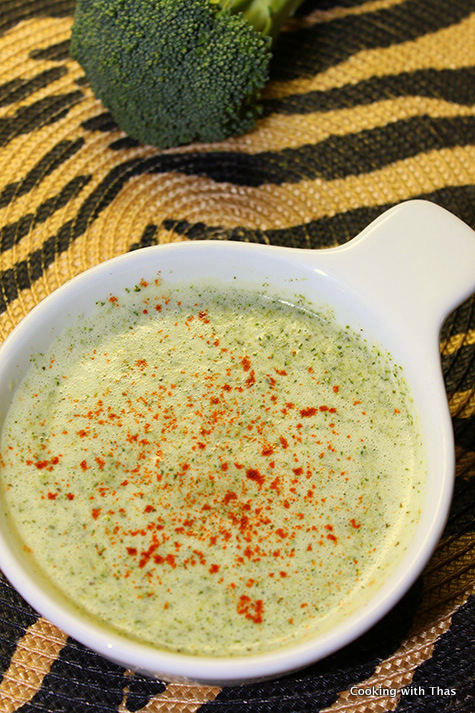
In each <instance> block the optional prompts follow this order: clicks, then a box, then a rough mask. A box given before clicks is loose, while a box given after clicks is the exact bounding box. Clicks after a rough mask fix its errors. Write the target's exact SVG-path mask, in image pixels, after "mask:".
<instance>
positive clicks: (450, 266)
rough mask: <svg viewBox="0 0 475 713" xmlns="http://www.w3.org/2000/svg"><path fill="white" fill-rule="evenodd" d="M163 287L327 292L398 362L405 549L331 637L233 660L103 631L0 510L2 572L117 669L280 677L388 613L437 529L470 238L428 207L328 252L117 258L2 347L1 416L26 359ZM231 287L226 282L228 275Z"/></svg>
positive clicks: (237, 247)
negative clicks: (106, 302) (143, 286)
mask: <svg viewBox="0 0 475 713" xmlns="http://www.w3.org/2000/svg"><path fill="white" fill-rule="evenodd" d="M159 269H160V270H161V271H162V274H167V276H168V279H171V280H172V281H173V280H174V279H176V280H182V279H187V278H189V279H192V280H196V278H197V277H203V278H209V277H211V278H212V277H213V276H219V278H220V279H221V280H232V279H233V277H234V276H235V275H238V276H239V277H241V278H242V279H243V280H245V281H246V282H247V283H251V284H254V283H255V284H257V285H259V286H260V285H261V284H262V283H263V282H267V283H269V284H270V287H271V288H275V289H277V290H285V289H286V288H287V286H288V285H289V280H293V279H299V291H300V292H302V293H304V294H305V296H306V297H307V298H309V299H311V300H312V301H314V302H318V301H320V300H324V301H325V302H327V303H329V304H330V305H331V306H332V307H333V308H334V310H335V314H336V317H337V319H338V321H340V322H342V323H343V324H350V325H351V326H352V327H354V328H363V329H364V331H365V334H366V336H367V338H369V339H370V340H371V339H374V340H376V341H378V342H379V343H381V344H382V345H383V346H384V347H385V348H386V349H387V350H388V351H389V352H390V353H391V354H392V356H393V358H394V360H395V361H396V363H399V364H401V365H402V366H403V368H404V370H405V375H406V379H407V381H408V382H409V384H410V386H411V388H412V392H413V396H414V399H415V404H416V408H417V410H418V412H419V415H420V418H421V422H422V430H423V437H424V439H425V444H426V449H427V459H428V487H427V488H426V493H425V500H424V504H423V510H422V516H421V519H420V522H419V524H418V527H417V531H416V532H415V535H414V538H413V541H412V544H411V545H410V547H409V548H408V550H407V552H406V553H405V555H404V557H403V559H402V561H401V562H400V564H399V565H398V567H397V569H396V570H395V571H394V572H393V573H392V574H391V576H390V577H389V579H387V581H385V582H384V583H383V585H382V586H381V587H380V588H379V590H377V591H376V592H375V594H374V595H373V596H372V597H371V598H370V600H369V601H368V602H367V603H366V604H365V605H364V606H362V607H361V608H360V609H358V611H356V612H355V613H354V614H353V615H351V616H350V617H348V618H347V619H346V620H345V621H343V622H342V623H341V624H339V625H337V626H335V627H334V628H332V629H331V630H329V631H328V632H326V633H324V634H322V635H320V636H317V637H315V638H314V639H312V640H310V641H307V642H305V643H302V644H299V645H296V646H293V647H291V648H286V649H282V650H277V651H272V652H270V653H265V654H259V655H251V656H247V657H242V658H235V657H233V658H219V659H216V658H208V659H207V658H204V657H197V656H186V655H179V654H173V653H168V652H166V651H161V650H157V649H154V648H153V647H152V646H149V645H142V644H139V643H136V642H132V641H130V640H127V639H126V638H125V637H123V636H120V635H116V634H111V633H110V631H108V630H106V629H102V628H101V627H100V626H97V625H95V624H93V623H91V622H90V621H89V620H88V618H87V617H86V616H84V617H83V616H81V615H80V614H78V613H77V611H76V610H75V609H74V608H73V607H71V605H70V603H68V601H67V600H66V599H65V598H64V599H63V598H61V595H59V594H57V593H53V592H52V591H51V589H50V588H49V587H48V585H47V583H46V581H45V580H43V579H42V576H41V574H40V573H38V572H35V571H33V569H32V568H31V566H30V564H29V562H28V560H27V559H26V558H25V556H24V554H23V553H22V549H21V547H20V545H19V543H18V542H17V541H15V538H14V536H13V533H12V532H10V531H9V530H8V527H7V525H6V521H5V518H4V516H3V513H1V512H0V567H1V569H2V570H3V571H4V573H5V575H6V576H7V577H8V579H9V580H10V581H11V582H12V584H13V586H15V587H16V588H17V589H18V591H19V592H20V593H21V594H22V595H23V597H24V598H25V599H26V600H27V601H28V602H29V603H30V604H31V605H32V606H33V607H34V608H35V609H36V610H38V611H39V612H40V613H41V614H42V615H44V616H45V617H47V618H48V619H50V620H51V621H52V622H54V623H55V624H57V625H58V626H59V627H61V628H62V629H63V630H64V631H66V632H67V633H68V634H69V635H71V636H73V637H74V638H75V639H77V640H78V641H80V642H82V643H83V644H85V645H86V646H88V647H90V648H91V649H93V650H95V651H97V652H99V653H101V654H103V655H104V656H106V657H108V658H110V659H112V660H113V661H116V662H117V663H119V664H121V665H123V666H125V667H128V668H132V669H135V670H137V671H140V672H142V673H146V674H150V675H153V676H157V677H160V678H163V679H165V680H169V681H170V680H172V681H173V680H175V681H183V680H194V681H200V682H206V683H214V684H218V685H223V684H233V683H240V682H249V681H252V680H256V679H263V678H269V677H274V676H278V675H280V674H284V673H286V672H289V671H292V670H295V669H298V668H301V667H304V666H306V665H307V664H310V663H312V662H314V661H316V660H318V659H321V658H323V657H325V656H327V655H329V654H331V653H332V652H334V651H336V650H337V649H339V648H341V647H343V646H344V645H346V644H348V643H349V642H350V641H352V640H354V639H356V638H357V637H358V636H360V635H361V634H362V633H363V632H365V631H366V630H367V629H369V628H370V627H371V626H372V625H373V624H374V623H375V622H376V621H378V620H379V619H380V618H381V617H382V616H383V615H384V614H386V613H387V612H388V611H389V610H390V609H391V608H392V607H393V606H394V605H395V603H396V602H397V601H398V600H399V599H400V598H401V597H402V595H403V594H404V593H405V592H406V591H407V589H408V588H409V587H410V585H411V584H412V583H413V582H414V580H415V579H416V578H417V576H418V575H419V574H420V573H421V571H422V569H423V567H424V566H425V564H426V562H427V560H428V559H429V557H430V555H431V553H432V551H433V550H434V548H435V546H436V544H437V541H438V539H439V537H440V535H441V532H442V529H443V527H444V524H445V521H446V518H447V514H448V510H449V506H450V501H451V495H452V488H453V479H454V444H453V434H452V425H451V420H450V414H449V411H448V405H447V399H446V393H445V388H444V383H443V379H442V373H441V368H440V357H439V340H438V337H439V331H440V327H441V324H442V321H443V319H444V318H445V316H446V315H447V314H448V313H449V312H450V311H451V310H452V309H453V308H454V307H456V306H457V305H458V304H459V303H460V302H461V301H462V300H464V299H465V298H466V297H468V296H469V295H470V294H471V292H472V291H473V290H474V289H475V233H473V231H472V230H470V228H468V227H467V226H466V225H465V224H464V223H462V222H461V221H460V220H458V219H457V218H455V217H454V216H452V215H451V214H449V213H448V212H447V211H445V210H443V209H442V208H439V207H437V206H435V205H433V204H431V203H428V202H425V201H409V202H407V203H403V204H401V205H400V206H398V207H396V208H393V209H391V210H390V211H388V212H387V213H385V214H384V215H382V216H381V217H380V218H378V219H377V220H376V221H374V223H372V224H371V225H370V226H369V227H368V228H367V229H366V230H364V231H363V232H362V233H361V234H360V235H359V236H358V237H356V238H355V239H353V240H351V241H350V242H348V243H346V244H345V245H343V246H341V247H337V248H332V249H327V250H318V251H316V250H315V251H312V250H300V249H290V248H279V247H269V246H262V245H254V244H245V243H233V242H218V241H203V242H182V243H174V244H171V245H164V246H157V247H151V248H146V249H143V250H139V251H136V252H132V253H129V254H127V255H122V256H120V257H117V258H114V259H113V260H110V261H108V262H106V263H103V264H102V265H99V266H97V267H95V268H92V269H91V270H88V271H87V272H85V273H83V274H81V275H80V276H79V277H76V278H75V279H73V280H72V281H71V282H69V283H68V284H66V285H64V286H63V287H61V288H60V289H58V290H57V291H56V292H54V293H53V294H51V295H50V296H49V297H47V298H46V299H45V300H44V301H43V302H41V304H39V305H38V306H37V307H36V308H35V309H33V310H32V312H31V313H30V314H29V315H28V316H27V317H26V318H25V319H24V320H23V321H22V322H21V323H20V324H19V325H18V327H17V328H16V329H15V330H14V331H13V333H12V334H11V335H10V336H9V337H8V339H7V340H6V341H5V343H4V344H3V346H2V347H1V348H0V400H1V401H0V402H1V403H2V405H3V409H2V412H3V413H2V418H3V415H4V413H5V411H6V409H7V407H8V404H9V402H10V400H11V383H12V382H13V383H14V384H15V383H18V382H19V380H20V379H21V378H22V377H23V375H24V373H25V371H26V370H27V369H28V366H29V358H30V355H31V354H34V353H36V352H38V351H43V350H44V349H45V348H47V347H48V346H49V344H50V343H51V341H52V340H53V339H55V337H56V335H58V334H59V333H60V332H61V331H62V330H63V329H64V328H65V327H66V326H68V325H70V324H71V323H72V322H73V321H74V320H75V318H76V317H77V315H78V314H79V313H87V312H88V311H91V310H92V309H93V308H94V304H95V302H96V300H98V299H100V298H102V297H104V295H107V294H109V293H110V292H117V291H118V290H120V289H121V288H122V287H125V286H128V285H133V284H136V281H137V279H140V278H142V277H143V278H145V279H147V278H152V277H154V276H155V275H156V272H157V270H159ZM234 284H236V283H234Z"/></svg>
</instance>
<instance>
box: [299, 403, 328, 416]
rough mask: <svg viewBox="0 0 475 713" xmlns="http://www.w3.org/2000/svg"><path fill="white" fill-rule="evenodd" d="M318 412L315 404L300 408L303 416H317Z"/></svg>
mask: <svg viewBox="0 0 475 713" xmlns="http://www.w3.org/2000/svg"><path fill="white" fill-rule="evenodd" d="M322 410H323V408H322V406H320V411H322ZM316 413H317V409H316V408H315V407H314V406H309V407H308V408H303V409H300V415H301V416H302V418H308V417H309V416H315V414H316Z"/></svg>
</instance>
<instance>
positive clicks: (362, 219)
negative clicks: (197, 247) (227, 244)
mask: <svg viewBox="0 0 475 713" xmlns="http://www.w3.org/2000/svg"><path fill="white" fill-rule="evenodd" d="M415 198H420V199H422V200H429V201H432V202H433V203H437V204H438V205H440V206H442V207H443V208H446V209H447V210H450V211H451V212H453V213H454V214H455V215H457V216H458V217H459V218H460V219H461V220H463V221H464V222H466V223H468V224H470V218H472V220H473V225H474V226H475V217H474V206H475V186H473V185H468V186H456V187H448V188H443V189H441V190H439V191H433V192H431V193H423V194H420V195H418V196H415ZM394 205H397V203H383V204H379V205H376V206H371V207H369V206H363V207H362V208H354V209H353V210H348V211H345V212H341V213H337V214H336V215H334V216H331V217H324V218H318V219H317V220H313V221H310V222H309V223H304V224H301V225H296V226H292V227H290V228H271V229H268V230H259V229H252V228H242V227H237V228H223V227H221V226H219V225H218V226H209V225H206V224H205V223H189V222H188V221H186V220H173V219H167V220H164V221H163V223H162V225H163V228H165V230H172V231H174V232H175V233H176V234H177V235H182V236H184V237H186V238H188V239H189V240H213V239H214V240H220V239H221V240H239V241H246V240H247V241H249V242H253V243H262V244H266V243H269V244H270V245H279V246H283V247H296V248H327V247H332V246H335V245H342V244H343V243H345V242H347V241H348V240H351V238H354V237H355V236H356V235H358V233H360V232H361V231H362V230H363V229H364V228H366V226H368V225H369V224H370V223H371V222H372V221H373V220H375V219H376V218H377V217H379V216H380V215H381V214H382V213H384V211H386V210H388V209H389V208H392V207H393V206H394Z"/></svg>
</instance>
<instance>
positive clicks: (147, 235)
mask: <svg viewBox="0 0 475 713" xmlns="http://www.w3.org/2000/svg"><path fill="white" fill-rule="evenodd" d="M157 230H158V225H155V223H149V224H148V225H147V227H146V228H145V230H144V231H143V233H142V235H141V237H140V240H139V241H138V242H137V243H132V245H131V246H130V248H129V250H130V251H132V250H138V249H140V248H148V247H150V246H151V245H156V244H157Z"/></svg>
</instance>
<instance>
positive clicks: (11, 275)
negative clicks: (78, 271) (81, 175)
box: [0, 159, 149, 313]
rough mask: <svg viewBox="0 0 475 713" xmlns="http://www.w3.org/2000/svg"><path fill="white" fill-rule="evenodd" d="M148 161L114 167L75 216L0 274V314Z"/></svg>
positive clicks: (142, 170) (136, 160) (144, 169)
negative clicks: (0, 287) (0, 290)
mask: <svg viewBox="0 0 475 713" xmlns="http://www.w3.org/2000/svg"><path fill="white" fill-rule="evenodd" d="M148 163H149V162H148V161H141V160H140V159H135V160H133V161H129V162H128V163H124V164H121V165H119V166H114V168H113V169H112V170H111V171H110V172H109V174H108V175H107V176H106V177H105V178H104V180H103V181H102V182H101V183H100V184H99V185H98V186H96V188H95V189H94V191H93V192H92V193H91V194H90V195H89V196H88V197H87V198H86V200H85V201H84V203H83V204H82V205H81V207H80V208H79V210H78V213H77V215H76V216H75V218H73V219H71V220H68V221H67V222H66V223H64V224H63V225H62V226H61V228H60V229H59V230H58V232H57V233H56V235H52V236H50V237H49V238H47V239H46V240H45V241H44V243H43V245H42V247H41V248H38V249H37V250H34V251H33V252H31V253H30V254H29V255H28V256H27V257H26V258H25V259H24V260H21V261H20V262H18V263H16V264H15V265H14V266H13V267H11V268H8V269H7V270H4V271H3V272H2V273H0V285H1V286H2V294H1V295H0V313H1V312H4V311H5V309H6V306H7V304H8V303H9V302H12V301H13V300H15V299H16V298H17V297H18V293H19V292H20V291H21V290H24V289H28V288H30V287H31V285H32V284H33V283H34V282H35V280H38V279H39V278H40V277H41V276H42V274H43V272H44V270H46V269H47V268H48V267H49V266H50V265H51V264H52V263H53V262H54V260H55V258H56V257H57V256H58V255H61V253H63V252H65V251H66V250H67V249H68V248H69V246H70V245H71V244H72V243H73V242H74V241H75V240H76V239H77V238H78V237H79V236H81V235H83V234H84V233H85V231H86V230H87V228H88V226H89V225H90V224H91V223H92V222H93V221H94V220H95V219H96V218H97V217H98V216H99V214H100V213H101V212H102V211H103V210H104V209H105V208H106V207H107V206H108V205H109V204H110V203H111V202H112V201H113V199H114V198H115V196H116V195H117V194H118V193H119V192H120V190H121V189H122V187H123V185H124V184H125V183H126V182H127V181H128V180H129V179H130V178H131V177H132V176H136V175H139V174H140V173H145V172H146V171H147V168H148Z"/></svg>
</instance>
